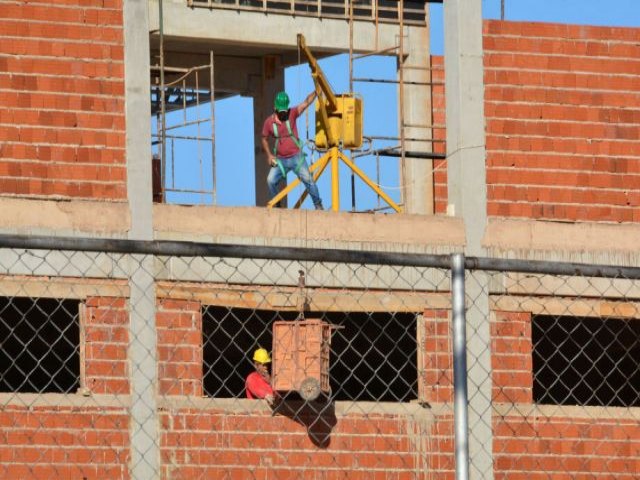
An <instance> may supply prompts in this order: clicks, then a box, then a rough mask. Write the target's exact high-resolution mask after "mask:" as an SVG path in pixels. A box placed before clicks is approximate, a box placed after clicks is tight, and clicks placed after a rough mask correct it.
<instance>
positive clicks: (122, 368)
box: [0, 297, 130, 480]
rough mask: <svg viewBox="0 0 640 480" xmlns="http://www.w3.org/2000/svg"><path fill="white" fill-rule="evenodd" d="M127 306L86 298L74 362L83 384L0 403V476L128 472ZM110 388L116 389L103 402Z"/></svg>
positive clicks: (126, 474) (83, 475)
mask: <svg viewBox="0 0 640 480" xmlns="http://www.w3.org/2000/svg"><path fill="white" fill-rule="evenodd" d="M126 306H127V302H126V300H125V299H123V298H115V299H114V298H106V297H94V298H88V299H87V300H86V302H85V309H84V313H83V315H82V322H83V328H82V329H81V336H82V338H81V339H80V342H81V344H83V346H82V347H81V360H80V361H81V362H82V364H83V367H82V370H83V371H84V387H81V389H82V388H85V389H86V390H84V391H83V392H78V393H77V394H76V393H75V392H74V393H71V394H70V395H62V394H55V393H50V394H44V395H41V396H39V400H37V401H34V400H31V397H30V396H28V395H27V396H22V397H18V401H12V402H10V403H9V404H7V405H3V406H2V408H0V477H1V478H3V479H4V478H6V479H16V480H17V479H28V478H34V479H36V478H37V479H53V478H55V479H58V478H79V479H87V480H88V479H94V480H97V479H107V478H109V479H111V478H113V479H127V478H129V470H128V462H129V455H130V448H129V447H130V446H129V411H128V410H129V409H128V407H127V401H126V400H124V399H125V398H126V397H124V395H127V394H129V369H128V362H127V345H128V328H129V315H128V312H127V310H126ZM82 393H86V395H82ZM114 394H120V395H123V396H122V397H120V400H116V401H115V402H114V401H109V400H107V402H106V403H104V404H103V403H102V402H103V401H104V400H102V399H105V398H112V397H109V395H114ZM5 395H6V394H5ZM96 395H97V396H98V397H95V396H96Z"/></svg>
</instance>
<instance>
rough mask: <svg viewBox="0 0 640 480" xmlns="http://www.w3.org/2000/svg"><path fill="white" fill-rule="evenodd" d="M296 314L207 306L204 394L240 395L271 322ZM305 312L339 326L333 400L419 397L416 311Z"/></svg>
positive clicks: (335, 339)
mask: <svg viewBox="0 0 640 480" xmlns="http://www.w3.org/2000/svg"><path fill="white" fill-rule="evenodd" d="M296 317H297V313H296V312H276V311H267V310H249V309H239V308H226V307H213V306H209V307H205V308H204V310H203V346H204V349H203V350H204V352H203V354H204V366H203V373H204V391H205V394H206V395H207V396H210V397H215V398H234V397H244V396H245V390H244V380H245V378H246V376H247V375H248V374H249V373H250V372H251V371H252V370H253V367H252V363H251V354H252V353H253V351H254V350H255V349H256V348H258V347H263V348H266V349H267V350H269V351H271V348H272V323H273V322H274V321H276V320H295V318H296ZM306 317H307V318H322V319H323V320H324V321H326V322H329V323H331V324H334V325H337V326H340V327H343V328H341V329H338V330H334V331H333V334H332V341H331V356H330V369H329V376H330V382H331V391H332V394H331V398H332V399H334V400H359V401H384V402H408V401H411V400H414V399H416V398H417V396H418V380H417V379H418V375H417V342H416V315H415V314H412V313H333V312H332V313H317V312H316V313H313V312H310V313H306ZM293 396H296V395H295V394H293Z"/></svg>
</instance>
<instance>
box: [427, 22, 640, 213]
mask: <svg viewBox="0 0 640 480" xmlns="http://www.w3.org/2000/svg"><path fill="white" fill-rule="evenodd" d="M484 55H485V57H484V71H485V73H484V81H485V118H486V123H485V127H486V135H487V136H486V142H487V143H486V145H487V197H488V198H487V201H488V205H487V212H488V214H489V215H490V216H500V217H521V218H532V219H549V220H568V221H602V222H637V221H640V209H639V208H638V207H640V74H639V73H638V72H640V29H627V28H606V27H585V26H573V25H556V24H546V23H518V22H501V21H496V20H491V21H486V22H485V24H484ZM431 61H432V65H433V66H434V68H435V69H436V70H434V75H433V78H434V81H438V80H439V79H440V78H441V75H442V73H441V72H440V71H439V68H440V66H441V65H442V64H443V58H442V57H432V60H431ZM432 103H433V105H434V110H433V116H432V122H433V124H435V125H437V124H440V123H443V122H444V110H443V109H444V90H443V88H442V87H440V86H434V87H433V90H432ZM440 137H441V138H444V131H435V132H434V138H440ZM437 148H441V146H438V145H437V144H436V145H435V149H437ZM435 151H438V150H435ZM444 163H445V162H444V161H436V162H434V167H435V168H436V172H435V174H434V184H435V185H434V186H435V188H434V191H435V199H434V200H435V212H436V213H444V212H445V211H446V204H447V197H446V195H447V190H446V187H447V176H446V169H445V168H443V164H444Z"/></svg>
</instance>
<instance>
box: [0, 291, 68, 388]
mask: <svg viewBox="0 0 640 480" xmlns="http://www.w3.org/2000/svg"><path fill="white" fill-rule="evenodd" d="M78 311H79V305H78V302H77V301H74V300H61V299H44V298H22V297H0V391H2V392H19V393H69V392H75V391H76V390H77V389H78V388H79V386H80V349H79V345H80V325H79V316H78Z"/></svg>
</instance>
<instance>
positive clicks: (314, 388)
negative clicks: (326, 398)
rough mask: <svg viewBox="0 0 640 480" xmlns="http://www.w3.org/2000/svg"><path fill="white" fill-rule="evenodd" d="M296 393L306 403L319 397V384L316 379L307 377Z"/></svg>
mask: <svg viewBox="0 0 640 480" xmlns="http://www.w3.org/2000/svg"><path fill="white" fill-rule="evenodd" d="M298 393H299V394H300V396H301V397H302V398H303V399H304V400H306V401H307V402H310V401H313V400H315V399H316V398H318V397H319V396H320V382H319V381H318V379H317V378H312V377H307V378H305V379H304V380H303V381H302V383H301V384H300V388H299V389H298Z"/></svg>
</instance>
